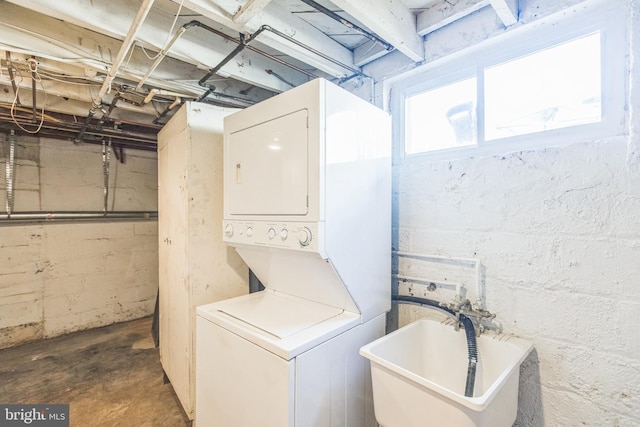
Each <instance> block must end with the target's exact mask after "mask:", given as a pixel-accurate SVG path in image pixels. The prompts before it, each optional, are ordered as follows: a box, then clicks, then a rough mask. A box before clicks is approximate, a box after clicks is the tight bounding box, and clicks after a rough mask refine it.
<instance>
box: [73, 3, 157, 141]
mask: <svg viewBox="0 0 640 427" xmlns="http://www.w3.org/2000/svg"><path fill="white" fill-rule="evenodd" d="M153 2H154V0H144V2H143V3H142V5H141V6H140V9H139V10H138V14H137V15H136V17H135V18H134V20H133V23H132V24H131V28H129V32H128V33H127V35H126V37H125V39H124V41H123V42H122V46H121V47H120V51H119V52H118V55H117V56H116V59H115V61H113V64H112V65H111V68H109V71H108V72H107V77H106V78H105V79H104V82H102V87H101V88H100V91H99V92H98V95H96V97H95V98H94V99H93V101H92V103H91V109H90V110H89V114H88V115H87V118H86V120H85V122H84V125H83V126H82V129H80V133H79V134H78V136H77V137H76V138H75V140H74V142H75V143H76V144H77V143H79V142H80V140H81V139H82V137H83V136H84V131H85V130H86V128H87V126H88V125H89V121H90V120H91V118H92V117H93V115H94V114H95V112H96V110H97V109H98V108H100V105H101V104H102V98H103V97H104V95H105V94H106V93H107V92H108V91H109V89H110V88H111V83H112V82H113V79H115V77H116V75H117V73H118V70H119V69H120V66H121V65H122V62H124V59H125V56H126V54H127V53H128V52H129V49H130V48H131V46H132V45H133V43H134V41H135V37H136V34H137V33H138V30H140V27H142V23H143V22H144V20H145V18H146V17H147V14H148V13H149V11H150V10H151V7H152V6H153Z"/></svg>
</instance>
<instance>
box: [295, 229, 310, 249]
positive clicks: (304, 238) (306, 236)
mask: <svg viewBox="0 0 640 427" xmlns="http://www.w3.org/2000/svg"><path fill="white" fill-rule="evenodd" d="M311 239H312V236H311V230H309V229H308V228H307V227H303V228H301V229H300V231H298V242H300V245H301V246H309V243H311Z"/></svg>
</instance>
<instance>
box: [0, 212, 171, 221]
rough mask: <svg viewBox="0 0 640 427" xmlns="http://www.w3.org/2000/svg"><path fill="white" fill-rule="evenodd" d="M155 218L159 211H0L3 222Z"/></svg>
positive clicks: (0, 218)
mask: <svg viewBox="0 0 640 427" xmlns="http://www.w3.org/2000/svg"><path fill="white" fill-rule="evenodd" d="M105 219H107V220H121V221H127V220H155V219H158V212H157V211H115V212H102V211H99V212H95V211H78V212H72V211H66V212H14V213H12V214H11V215H9V214H8V213H7V212H3V213H0V223H2V222H10V223H12V222H52V221H90V220H96V221H97V220H105Z"/></svg>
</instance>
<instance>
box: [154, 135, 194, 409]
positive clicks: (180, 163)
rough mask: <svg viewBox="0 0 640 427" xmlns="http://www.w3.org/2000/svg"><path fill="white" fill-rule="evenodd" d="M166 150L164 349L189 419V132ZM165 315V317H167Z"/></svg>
mask: <svg viewBox="0 0 640 427" xmlns="http://www.w3.org/2000/svg"><path fill="white" fill-rule="evenodd" d="M164 150H168V151H167V152H166V153H165V155H164V156H163V157H164V162H165V164H166V166H165V169H164V170H163V171H162V172H164V173H165V178H163V182H165V185H164V186H165V187H166V190H163V193H164V199H163V200H162V205H160V209H161V210H163V211H164V212H165V215H161V217H160V222H162V223H163V225H162V228H163V229H166V236H165V237H162V238H161V242H160V244H161V246H162V247H163V251H162V255H161V258H160V264H161V265H162V267H161V271H162V272H163V273H164V274H165V276H164V277H162V278H161V279H160V283H161V286H160V295H161V300H162V301H163V304H162V306H161V319H162V321H161V329H160V349H161V355H162V366H163V368H164V370H165V373H166V374H167V376H168V377H169V380H170V381H171V385H172V386H173V388H174V390H175V392H176V394H177V396H178V398H179V399H180V402H181V403H182V405H183V407H184V408H185V411H186V412H187V414H190V412H192V411H193V402H192V397H191V393H190V389H191V387H190V381H191V380H192V378H191V376H190V373H191V369H190V363H191V361H190V359H191V357H192V356H191V348H190V345H191V331H192V328H193V325H192V324H191V306H190V300H189V292H190V289H189V272H188V246H187V238H188V235H187V232H188V228H189V223H188V216H187V214H188V207H189V203H188V198H189V188H188V171H189V163H188V162H189V150H190V137H189V129H188V128H185V129H184V130H183V131H182V132H180V133H179V134H177V135H176V136H175V137H174V138H172V139H171V141H170V142H169V144H167V145H166V147H165V149H164ZM163 311H164V314H163V313H162V312H163Z"/></svg>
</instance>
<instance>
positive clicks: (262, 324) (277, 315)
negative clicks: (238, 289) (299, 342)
mask: <svg viewBox="0 0 640 427" xmlns="http://www.w3.org/2000/svg"><path fill="white" fill-rule="evenodd" d="M217 309H218V311H220V312H222V313H225V314H227V315H229V316H231V317H233V318H235V319H237V320H239V321H241V322H244V323H247V324H249V325H251V326H253V327H254V328H257V329H260V330H261V331H263V332H266V333H268V334H269V335H272V336H274V337H276V338H279V339H283V338H286V337H288V336H291V335H293V334H296V333H298V332H300V331H302V330H304V329H307V328H309V327H310V326H313V325H316V324H318V323H320V322H324V321H325V320H328V319H330V318H332V317H335V316H339V315H340V314H342V312H343V310H342V309H339V308H336V307H330V306H328V305H324V304H318V303H315V302H312V301H308V300H305V299H302V298H296V297H293V296H290V295H287V294H282V293H276V292H269V291H268V292H266V293H265V294H264V295H261V294H258V293H255V294H250V295H248V296H247V297H245V298H234V299H232V300H228V301H226V304H220V305H219V306H218V307H217Z"/></svg>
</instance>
